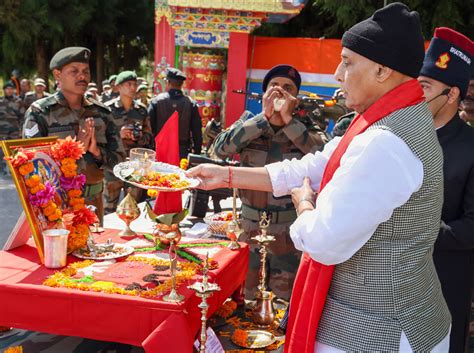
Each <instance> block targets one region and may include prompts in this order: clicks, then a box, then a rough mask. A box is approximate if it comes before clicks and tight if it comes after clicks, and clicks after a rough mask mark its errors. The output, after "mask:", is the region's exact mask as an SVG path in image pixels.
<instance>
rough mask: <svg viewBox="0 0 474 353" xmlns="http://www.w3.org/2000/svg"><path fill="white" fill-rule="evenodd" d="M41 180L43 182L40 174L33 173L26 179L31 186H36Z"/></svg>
mask: <svg viewBox="0 0 474 353" xmlns="http://www.w3.org/2000/svg"><path fill="white" fill-rule="evenodd" d="M40 182H41V178H40V177H39V175H33V176H31V177H30V178H28V179H26V182H25V183H26V186H28V187H29V188H34V187H35V186H37V185H38V184H39V183H40Z"/></svg>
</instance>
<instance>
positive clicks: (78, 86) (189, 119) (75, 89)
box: [0, 47, 202, 222]
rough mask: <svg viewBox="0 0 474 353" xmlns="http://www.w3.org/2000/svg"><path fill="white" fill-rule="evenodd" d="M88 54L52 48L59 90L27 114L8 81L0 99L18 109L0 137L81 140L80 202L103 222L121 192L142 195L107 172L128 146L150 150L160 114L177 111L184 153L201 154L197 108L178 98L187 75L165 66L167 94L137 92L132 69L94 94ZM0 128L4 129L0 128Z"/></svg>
mask: <svg viewBox="0 0 474 353" xmlns="http://www.w3.org/2000/svg"><path fill="white" fill-rule="evenodd" d="M90 53H91V52H90V50H89V49H87V48H83V47H68V48H64V49H61V50H60V51H58V52H57V53H56V54H55V55H54V56H53V58H52V59H51V62H50V69H51V70H52V74H53V76H54V80H55V82H56V83H57V87H58V88H57V90H56V92H55V93H54V94H51V95H45V96H44V97H43V98H41V99H37V100H35V101H33V102H32V103H31V104H30V106H29V107H28V108H27V109H25V107H24V105H23V103H22V101H21V99H20V98H19V97H16V96H15V95H14V94H13V88H12V94H11V95H10V94H9V93H10V92H9V89H10V84H8V83H7V84H6V86H7V87H6V89H5V92H6V94H5V97H6V98H4V99H9V101H11V102H15V103H16V102H18V109H15V113H16V112H18V114H17V115H14V116H13V115H12V118H11V120H15V123H16V127H15V134H10V135H8V136H4V137H3V136H2V139H12V138H19V137H21V138H35V137H46V136H57V137H59V138H66V137H68V136H71V137H74V138H77V139H78V140H80V141H81V142H82V143H83V144H84V147H85V150H86V153H85V155H84V158H82V159H81V160H80V162H79V167H80V170H81V172H82V173H83V174H85V176H86V185H85V188H84V197H85V199H86V203H88V204H91V205H93V206H95V207H96V210H97V211H96V212H97V214H98V216H99V219H100V220H101V222H102V219H103V216H104V212H105V213H111V212H115V210H116V207H117V205H118V202H119V197H120V192H121V191H122V189H124V188H127V191H131V192H132V194H133V196H135V198H136V199H137V201H142V200H143V199H144V197H145V196H146V195H145V194H144V193H143V192H142V191H141V190H140V189H131V188H130V190H128V189H129V188H128V187H127V186H126V185H124V183H123V182H122V181H120V180H118V179H117V178H116V177H115V176H114V175H113V172H112V169H113V167H114V166H115V165H116V164H117V163H119V162H122V161H124V160H125V159H126V157H127V156H128V154H129V151H130V149H132V148H135V147H144V148H155V146H154V137H155V136H156V135H157V134H158V133H159V131H160V129H161V128H162V126H163V125H164V123H165V122H166V120H167V119H168V118H169V115H166V112H167V109H175V110H178V111H179V113H180V125H182V126H183V127H181V130H182V131H181V132H180V145H182V153H183V154H185V155H187V153H188V152H191V151H193V152H196V153H200V151H201V144H202V132H201V119H200V117H199V113H198V110H197V106H196V103H195V102H194V101H192V100H191V99H190V98H189V97H187V96H185V95H184V94H183V93H182V90H181V88H182V85H183V82H184V80H185V79H186V77H185V76H184V74H183V73H182V72H181V71H179V70H176V69H173V68H171V69H169V70H168V74H167V92H164V93H161V94H159V95H158V96H155V97H153V98H152V99H149V98H148V97H146V96H145V95H143V94H141V93H139V92H138V91H139V89H140V92H143V91H145V92H146V89H144V88H143V86H144V85H143V83H141V84H139V78H138V77H137V75H136V73H135V72H133V71H123V72H121V73H119V74H118V75H116V76H113V77H111V79H110V80H109V83H108V84H110V82H111V86H110V89H108V88H107V86H106V89H105V90H104V92H103V93H102V95H101V96H100V97H99V96H98V95H97V88H96V86H95V85H94V84H91V82H90V81H91V74H90V69H89V58H90ZM35 82H36V81H35ZM104 84H105V83H104ZM44 86H46V85H44ZM145 88H146V87H145ZM7 92H8V93H7ZM137 93H138V95H137ZM27 97H28V95H26V98H27ZM95 98H99V99H95ZM144 101H146V102H147V103H148V105H145V104H144V103H143V102H144ZM12 104H13V103H12ZM168 107H169V108H168ZM25 110H26V112H25ZM12 111H13V109H11V110H9V111H8V112H7V113H8V114H4V112H3V111H2V110H1V106H0V117H1V119H0V123H5V122H8V120H9V119H8V118H7V115H8V116H10V115H11V114H10V113H11V112H12ZM181 122H182V124H181ZM186 127H187V129H186ZM0 130H2V131H3V130H5V131H9V130H8V129H6V128H5V129H2V126H1V125H0Z"/></svg>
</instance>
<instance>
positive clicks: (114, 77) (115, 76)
mask: <svg viewBox="0 0 474 353" xmlns="http://www.w3.org/2000/svg"><path fill="white" fill-rule="evenodd" d="M116 79H117V75H112V76H110V77H109V83H112V81H115V80H116Z"/></svg>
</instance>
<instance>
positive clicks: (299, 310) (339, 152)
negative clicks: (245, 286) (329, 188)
mask: <svg viewBox="0 0 474 353" xmlns="http://www.w3.org/2000/svg"><path fill="white" fill-rule="evenodd" d="M423 100H424V98H423V90H422V89H421V87H420V85H419V83H418V81H417V80H414V79H413V80H410V81H407V82H405V83H403V84H401V85H400V86H398V87H396V88H395V89H393V90H391V91H390V92H388V93H386V94H385V95H384V96H382V97H381V98H380V99H379V100H377V101H376V102H375V103H374V104H372V105H371V106H370V107H369V109H367V111H366V112H364V114H363V115H360V114H358V115H357V116H356V117H355V118H354V120H353V121H352V123H351V125H350V126H349V128H348V129H347V131H346V133H345V134H344V136H343V138H342V140H341V141H340V142H339V145H338V146H337V148H336V149H335V150H334V153H333V154H332V155H331V158H330V159H329V161H328V163H327V165H326V169H325V170H324V174H323V178H322V180H321V185H320V191H321V190H322V189H323V188H324V187H325V186H326V185H327V184H328V183H329V182H330V181H331V178H332V176H333V175H334V173H335V172H336V170H337V168H339V165H340V163H341V158H342V156H343V155H344V153H345V152H346V150H347V148H348V147H349V144H350V143H351V142H352V139H353V138H354V137H355V136H357V135H359V134H361V133H363V132H364V131H365V130H366V129H367V128H368V127H369V126H370V125H372V124H374V123H375V122H377V121H379V120H381V119H382V118H384V117H386V116H388V115H389V114H391V113H393V112H395V111H397V110H400V109H402V108H406V107H409V106H412V105H416V104H418V103H420V102H422V101H423ZM333 271H334V265H331V266H326V265H323V264H320V263H319V262H316V261H314V260H313V259H311V257H310V256H309V255H308V254H306V253H304V254H303V258H302V259H301V263H300V266H299V268H298V273H297V274H296V280H295V284H294V286H293V293H292V295H291V304H290V317H289V321H288V329H287V333H286V340H285V341H286V342H285V353H313V352H314V345H315V342H316V332H317V331H318V325H319V320H320V318H321V314H322V312H323V309H324V304H325V302H326V296H327V293H328V290H329V286H330V285H331V279H332V274H333Z"/></svg>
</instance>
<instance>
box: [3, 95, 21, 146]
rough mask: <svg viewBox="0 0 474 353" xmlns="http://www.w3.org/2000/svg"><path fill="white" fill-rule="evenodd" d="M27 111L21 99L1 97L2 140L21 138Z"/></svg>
mask: <svg viewBox="0 0 474 353" xmlns="http://www.w3.org/2000/svg"><path fill="white" fill-rule="evenodd" d="M24 113H25V110H24V108H23V104H22V101H21V99H20V98H18V97H15V96H12V97H8V98H7V97H0V140H12V139H18V138H20V128H21V125H22V123H23V114H24Z"/></svg>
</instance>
